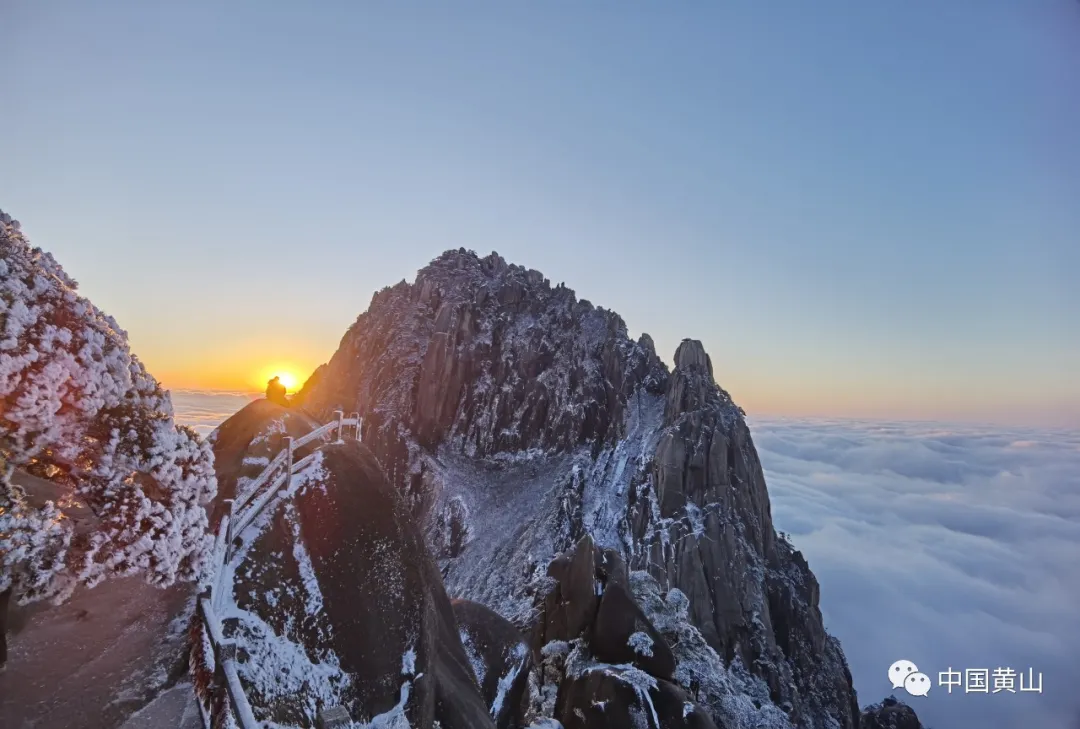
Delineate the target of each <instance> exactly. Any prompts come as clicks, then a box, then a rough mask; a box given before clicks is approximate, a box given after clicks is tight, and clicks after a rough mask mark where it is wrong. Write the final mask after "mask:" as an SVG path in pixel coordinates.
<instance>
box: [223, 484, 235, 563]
mask: <svg viewBox="0 0 1080 729" xmlns="http://www.w3.org/2000/svg"><path fill="white" fill-rule="evenodd" d="M225 501H226V502H227V503H228V504H229V513H228V514H227V515H226V516H225V518H226V519H228V520H229V521H227V522H226V523H225V561H226V562H228V561H229V558H230V557H232V550H233V539H235V538H236V499H225Z"/></svg>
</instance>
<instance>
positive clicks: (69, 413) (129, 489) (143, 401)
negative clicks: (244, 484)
mask: <svg viewBox="0 0 1080 729" xmlns="http://www.w3.org/2000/svg"><path fill="white" fill-rule="evenodd" d="M76 288H77V284H76V282H75V281H74V280H72V279H71V278H70V277H69V276H68V275H67V274H66V273H64V270H63V269H62V268H61V267H60V265H59V264H58V263H57V262H56V260H55V259H54V258H53V257H52V256H51V255H50V254H49V253H46V252H44V251H42V250H41V249H39V248H31V247H30V245H29V243H28V241H27V239H26V237H25V236H24V235H23V234H22V232H21V231H20V229H19V224H18V222H17V221H14V220H12V219H11V217H10V216H8V215H5V214H4V213H3V212H0V593H3V592H4V591H6V590H11V591H12V594H13V596H14V597H15V598H16V599H18V600H20V601H21V602H24V603H25V602H31V601H34V600H40V599H44V598H48V599H52V600H54V601H56V602H61V601H63V600H65V599H67V598H68V597H69V596H70V595H71V593H72V591H73V590H74V589H75V588H76V587H77V586H78V585H80V584H82V585H88V586H94V585H96V584H97V583H99V582H100V581H101V580H103V579H105V578H107V577H110V576H119V575H132V574H143V575H145V577H146V579H147V581H149V582H150V583H152V584H155V585H159V586H166V585H170V584H172V583H173V582H175V581H176V580H191V579H194V578H195V577H196V576H197V574H198V572H199V570H200V569H201V566H202V561H203V559H204V555H205V554H206V550H207V546H208V544H207V543H208V537H206V536H205V532H206V525H207V518H206V512H205V510H204V508H203V505H204V504H205V503H206V502H207V501H208V500H209V499H211V498H212V497H213V495H214V494H215V492H216V490H217V482H216V480H215V478H214V469H213V454H212V452H211V451H210V448H209V446H208V445H207V444H205V443H203V442H202V441H201V440H200V439H199V437H198V436H197V435H196V433H195V432H194V431H193V430H191V429H189V428H186V427H182V426H177V425H174V423H173V413H172V403H171V402H170V400H169V395H168V393H167V392H165V391H164V390H162V389H161V386H160V385H159V384H158V382H157V381H156V380H155V379H154V378H153V377H151V376H150V375H149V374H148V373H147V372H146V369H145V368H144V367H143V365H142V363H141V362H140V361H139V360H138V358H136V357H135V355H133V354H132V353H131V352H130V351H129V349H128V341H127V334H126V333H125V332H124V331H123V330H122V329H121V328H120V327H119V326H118V325H117V323H116V321H115V320H114V319H113V318H112V317H110V316H107V315H106V314H104V313H102V312H101V311H99V310H98V309H97V308H96V307H95V306H94V305H93V304H91V303H90V302H89V301H87V300H86V299H84V298H83V297H81V296H80V295H79V294H78V293H77V290H76ZM0 618H2V616H0ZM2 622H3V621H2V619H0V624H2Z"/></svg>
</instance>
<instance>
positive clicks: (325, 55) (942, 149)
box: [0, 0, 1080, 427]
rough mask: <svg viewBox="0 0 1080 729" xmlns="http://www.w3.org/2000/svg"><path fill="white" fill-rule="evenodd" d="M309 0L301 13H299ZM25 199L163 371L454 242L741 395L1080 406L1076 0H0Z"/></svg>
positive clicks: (2, 185) (237, 363) (216, 376)
mask: <svg viewBox="0 0 1080 729" xmlns="http://www.w3.org/2000/svg"><path fill="white" fill-rule="evenodd" d="M309 5H310V7H309ZM0 27H2V28H3V37H4V42H3V43H2V44H0V83H2V85H3V88H4V95H5V104H4V109H3V113H2V114H0V139H2V140H4V161H3V164H2V166H0V208H2V209H4V210H5V211H6V212H8V213H10V214H12V215H13V216H14V217H16V218H18V219H19V220H20V221H21V222H22V224H23V228H24V230H25V231H26V233H27V234H28V235H29V236H30V238H31V240H32V242H33V243H35V244H36V245H40V246H42V247H43V248H45V249H47V250H49V251H51V252H53V253H54V254H55V255H56V256H57V258H58V259H59V260H60V262H61V263H62V264H63V265H64V266H65V268H66V269H67V270H68V272H69V273H71V274H72V275H73V276H74V277H75V278H76V279H77V280H79V282H80V285H81V289H82V291H83V293H84V295H86V296H88V297H89V298H90V299H91V300H92V301H94V302H95V303H96V304H97V305H98V306H99V307H101V308H102V309H104V310H105V311H107V312H109V313H110V314H112V315H114V316H115V317H116V318H117V319H118V320H119V322H120V323H121V325H122V326H123V327H124V328H125V329H126V330H127V331H128V332H129V335H130V339H131V344H132V349H133V350H134V351H135V352H136V353H138V354H139V356H140V357H141V358H142V359H143V360H144V361H145V362H146V363H147V366H148V368H149V369H150V371H151V372H152V373H153V374H154V375H155V376H157V377H158V378H159V379H161V380H162V381H163V382H164V384H165V385H166V386H168V387H172V388H196V389H229V390H247V389H252V388H255V387H258V386H259V385H260V384H261V383H263V382H265V379H266V376H267V374H268V373H269V372H271V371H273V370H287V371H291V372H295V373H297V374H298V375H300V376H301V378H302V377H303V376H304V375H306V373H307V372H310V371H311V370H312V369H313V368H314V367H315V366H317V365H318V364H319V363H321V362H323V361H326V360H327V359H329V357H330V355H331V354H332V353H333V351H334V350H335V349H336V347H337V344H338V342H339V340H340V338H341V336H342V334H343V333H344V331H345V329H346V328H347V327H348V325H349V324H350V323H351V322H352V321H353V320H354V319H355V317H356V316H357V315H358V314H359V313H360V312H362V311H363V310H364V309H365V308H366V306H367V304H368V302H369V301H370V298H371V295H372V293H373V292H374V291H376V290H378V289H379V288H381V287H383V286H386V285H390V284H393V283H395V282H397V281H399V280H401V279H410V280H411V279H412V278H413V276H414V274H415V272H416V270H417V269H419V268H421V267H422V266H424V265H425V264H426V263H427V262H429V261H430V260H431V259H433V258H435V257H436V256H437V255H438V254H439V253H440V252H441V251H443V250H445V249H448V248H458V247H465V248H470V249H473V250H476V251H477V252H479V253H481V254H486V253H488V252H490V251H492V250H494V251H498V252H499V253H500V254H502V255H503V256H504V257H505V258H507V259H508V260H510V261H512V262H515V263H520V264H522V265H525V266H528V267H530V268H536V269H539V270H541V271H543V272H544V273H545V275H546V276H548V278H550V279H551V281H552V282H553V283H555V282H558V281H564V282H565V283H566V284H567V285H568V286H570V287H571V288H573V289H575V290H576V291H577V293H578V295H579V296H581V297H583V298H587V299H589V300H590V301H592V302H593V303H595V304H598V305H601V306H604V307H606V308H610V309H614V310H615V311H618V312H619V313H620V314H621V315H622V316H623V318H624V319H625V320H626V322H627V325H628V327H629V329H630V331H631V333H633V334H635V335H636V334H637V333H640V332H648V333H649V334H651V335H652V336H653V338H654V339H655V341H656V343H657V348H658V350H659V352H660V353H661V355H662V356H664V357H665V358H666V359H668V360H669V361H670V359H671V356H672V354H673V353H674V350H675V347H676V346H677V344H678V342H679V341H680V340H681V339H682V338H683V337H694V338H698V339H701V340H702V341H703V342H704V343H705V346H706V348H707V350H708V351H709V352H710V354H711V356H712V359H713V362H714V366H715V370H716V374H717V379H718V381H719V382H720V384H721V385H723V386H724V387H725V388H726V389H728V390H729V391H730V392H731V393H732V395H733V396H734V397H735V399H736V400H737V401H738V402H739V403H740V404H741V405H743V407H745V408H746V409H747V411H748V412H750V413H751V414H757V415H793V416H806V415H815V416H836V417H860V418H865V417H871V418H892V419H931V420H953V421H965V420H977V421H986V422H997V423H1007V424H1035V425H1046V426H1058V427H1070V426H1073V427H1075V426H1080V377H1077V376H1076V373H1077V372H1080V286H1077V285H1076V281H1077V279H1078V272H1080V202H1078V201H1080V134H1077V132H1076V130H1077V129H1080V84H1078V83H1077V82H1076V79H1077V78H1078V77H1080V3H1078V2H1075V0H1030V1H1028V2H1017V1H1016V0H956V1H954V2H949V3H942V2H938V1H937V0H916V1H913V2H905V3H895V2H877V3H868V2H864V1H862V0H848V1H845V2H841V1H839V0H823V1H822V2H816V3H804V2H794V1H786V2H770V3H762V2H756V1H750V0H742V1H732V2H723V3H646V2H631V3H626V2H617V3H616V2H605V1H603V0H596V1H595V2H590V3H579V2H569V0H553V1H552V2H545V3H480V2H472V1H468V0H466V1H463V2H456V3H438V4H435V3H427V4H423V5H422V6H420V5H419V4H407V3H389V2H367V3H347V2H320V3H313V4H307V3H291V2H289V3H287V2H270V1H260V2H255V1H251V2H243V1H241V0H237V1H236V2H229V3H216V2H209V1H208V0H193V1H192V2H187V3H168V4H167V3H147V2H141V1H134V0H133V1H131V2H115V1H113V0H100V1H99V2H95V3H84V2H65V1H64V0H56V1H55V2H49V3H38V2H32V1H31V0H5V1H4V2H0Z"/></svg>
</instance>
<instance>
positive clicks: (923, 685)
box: [904, 671, 930, 696]
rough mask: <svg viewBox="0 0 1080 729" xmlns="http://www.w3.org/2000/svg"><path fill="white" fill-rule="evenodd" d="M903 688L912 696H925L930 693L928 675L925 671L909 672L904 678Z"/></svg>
mask: <svg viewBox="0 0 1080 729" xmlns="http://www.w3.org/2000/svg"><path fill="white" fill-rule="evenodd" d="M904 688H905V689H907V692H908V693H909V694H911V695H912V696H926V695H927V694H928V693H930V677H929V676H927V675H926V674H925V673H919V672H918V671H916V672H915V673H909V674H908V677H907V678H905V679H904Z"/></svg>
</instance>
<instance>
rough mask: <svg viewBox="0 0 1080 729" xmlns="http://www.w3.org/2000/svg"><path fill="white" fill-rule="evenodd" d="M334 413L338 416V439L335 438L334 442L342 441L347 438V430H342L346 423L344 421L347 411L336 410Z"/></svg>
mask: <svg viewBox="0 0 1080 729" xmlns="http://www.w3.org/2000/svg"><path fill="white" fill-rule="evenodd" d="M334 415H335V416H336V417H337V440H335V441H334V442H335V443H341V442H342V441H343V440H344V439H345V431H344V430H342V427H343V426H344V423H343V422H342V421H344V420H345V411H344V410H335V411H334Z"/></svg>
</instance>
